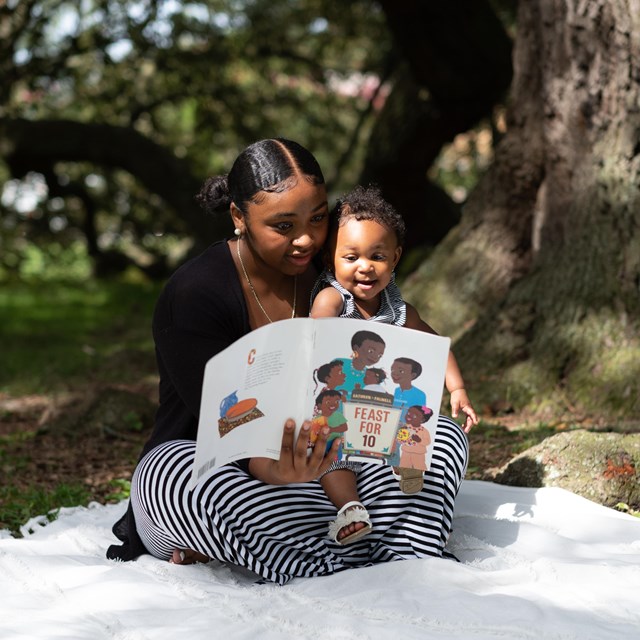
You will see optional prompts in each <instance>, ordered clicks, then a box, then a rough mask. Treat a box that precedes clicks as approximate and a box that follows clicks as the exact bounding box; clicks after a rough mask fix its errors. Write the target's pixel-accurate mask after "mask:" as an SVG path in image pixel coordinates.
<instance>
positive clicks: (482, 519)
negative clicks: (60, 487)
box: [0, 481, 640, 640]
mask: <svg viewBox="0 0 640 640" xmlns="http://www.w3.org/2000/svg"><path fill="white" fill-rule="evenodd" d="M125 507H126V503H121V504H119V505H110V506H100V505H92V506H91V507H90V508H80V507H77V508H73V509H63V510H62V512H61V514H60V517H59V519H58V520H57V521H56V522H54V523H52V524H48V525H47V526H41V525H40V524H39V521H38V519H34V520H33V521H30V522H29V523H28V524H27V525H25V527H24V531H25V533H26V534H27V535H26V537H25V538H24V539H20V540H18V539H13V538H10V537H8V534H7V533H6V532H4V535H2V534H1V533H0V537H1V538H2V539H0V602H1V603H2V605H1V611H2V615H0V638H2V639H3V640H26V639H29V640H33V639H34V638H46V639H49V638H64V639H65V640H74V639H77V640H80V639H82V640H84V639H87V640H89V639H93V640H99V639H103V638H105V639H106V638H113V639H117V640H156V639H158V640H167V639H169V638H189V639H190V640H211V638H228V639H230V640H236V639H241V640H242V639H247V640H253V639H254V638H260V639H261V640H276V639H278V640H279V639H285V638H287V639H290V638H297V639H298V638H300V639H307V638H309V639H312V638H318V639H319V638H334V639H358V640H363V639H369V638H370V639H374V640H376V639H380V638H390V639H391V638H393V639H395V638H403V639H407V638H415V639H421V640H422V639H424V638H435V639H444V638H456V639H461V640H462V639H464V640H468V639H470V640H484V639H487V640H489V639H497V638H500V639H505V638H508V639H509V640H514V639H515V640H518V639H538V638H544V639H547V638H549V639H558V640H560V639H562V640H568V639H576V640H578V639H579V640H587V639H593V640H596V639H597V640H600V639H605V638H617V639H620V638H625V639H626V638H629V639H631V638H634V639H635V638H639V637H640V595H639V594H640V520H639V519H638V518H634V517H632V516H628V515H625V514H621V513H618V512H616V511H614V510H612V509H607V508H605V507H602V506H600V505H596V504H594V503H592V502H589V501H588V500H584V499H582V498H580V497H577V496H575V495H573V494H571V493H569V492H567V491H563V490H561V489H549V488H547V489H537V490H536V489H522V488H514V487H504V486H500V485H494V484H490V483H484V482H478V481H465V482H463V484H462V488H461V490H460V493H459V495H458V499H457V502H456V512H455V519H454V526H453V534H452V537H451V543H450V545H449V547H450V549H451V551H453V552H454V553H455V554H456V555H457V557H458V558H459V559H460V561H461V562H460V563H456V562H454V561H452V560H447V559H440V558H426V559H420V560H406V561H399V562H389V563H385V564H380V565H376V566H372V567H364V568H359V569H352V570H348V571H344V572H342V573H338V574H335V575H330V576H325V577H317V578H296V579H294V580H293V581H291V582H290V583H289V584H287V585H285V586H282V587H278V586H275V585H256V584H253V582H252V581H250V580H249V579H248V578H247V577H245V576H242V575H239V574H237V573H235V572H233V571H231V570H230V569H228V568H227V567H224V566H222V565H220V564H217V563H211V564H209V565H192V566H176V565H172V564H169V563H168V562H164V561H161V560H157V559H155V558H153V557H151V556H143V557H142V558H141V559H140V560H138V561H137V562H129V563H121V562H115V561H111V560H107V559H106V558H105V555H104V554H105V549H106V548H107V546H108V545H109V544H112V543H113V542H114V541H115V540H114V538H113V535H112V534H111V530H110V527H111V525H112V523H113V522H114V521H115V520H116V519H117V517H118V516H119V515H120V514H121V513H123V512H124V509H125ZM29 528H32V529H33V533H28V531H27V530H28V529H29Z"/></svg>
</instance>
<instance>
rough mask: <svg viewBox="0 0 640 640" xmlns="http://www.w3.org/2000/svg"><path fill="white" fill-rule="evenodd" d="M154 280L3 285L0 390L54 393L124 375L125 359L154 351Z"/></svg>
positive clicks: (156, 288) (15, 393) (124, 377)
mask: <svg viewBox="0 0 640 640" xmlns="http://www.w3.org/2000/svg"><path fill="white" fill-rule="evenodd" d="M158 291H159V285H157V284H128V283H122V282H115V281H111V282H96V281H90V282H88V283H86V284H80V283H62V282H53V283H51V282H48V283H38V284H25V283H11V284H7V283H4V284H2V286H1V287H0V352H1V353H2V367H0V392H5V393H8V394H10V395H12V396H19V395H26V394H37V393H55V392H58V391H62V390H65V389H68V388H72V387H73V386H74V385H76V384H78V383H86V382H87V381H91V380H94V379H96V378H100V380H102V381H105V382H109V381H120V380H123V381H127V380H129V379H130V378H131V376H130V375H128V371H127V369H128V367H127V366H126V360H127V358H123V359H122V360H123V361H122V362H121V363H119V362H118V355H119V354H122V353H124V352H126V353H127V354H128V356H127V357H131V355H132V354H134V355H135V353H138V354H142V355H152V354H153V342H152V337H151V314H152V310H153V305H154V302H155V300H156V298H157V295H158Z"/></svg>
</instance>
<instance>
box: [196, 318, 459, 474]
mask: <svg viewBox="0 0 640 640" xmlns="http://www.w3.org/2000/svg"><path fill="white" fill-rule="evenodd" d="M448 352H449V339H448V338H442V337H439V336H433V335H430V334H426V333H423V332H419V331H414V330H411V329H405V328H401V327H395V326H392V325H383V324H374V323H371V322H367V321H365V320H350V319H341V318H322V319H315V320H314V319H311V318H297V319H294V320H286V321H281V322H275V323H273V324H270V325H267V326H264V327H261V328H260V329H257V330H256V331H252V332H251V333H249V334H247V335H245V336H243V337H242V338H240V339H239V340H238V341H236V342H235V343H233V344H232V345H230V346H229V347H228V348H227V349H225V350H224V351H222V352H220V353H219V354H217V355H216V356H214V357H213V358H211V360H210V361H209V362H208V363H207V366H206V368H205V376H204V383H203V390H202V401H201V407H200V420H199V425H198V439H197V446H196V458H195V462H194V471H193V475H192V486H194V485H195V484H196V483H197V482H198V480H200V479H201V478H203V477H205V476H206V475H207V474H208V473H209V472H210V470H212V469H214V468H215V467H218V466H221V465H223V464H227V463H229V462H232V461H234V460H238V459H242V458H250V457H270V458H273V459H277V458H278V457H279V455H280V446H281V441H282V427H283V425H284V422H285V420H286V419H288V418H294V419H295V421H296V425H297V427H298V429H299V428H300V426H301V425H302V422H303V421H304V420H311V435H310V440H309V443H308V444H309V447H313V446H314V444H315V440H316V439H317V434H318V433H319V431H320V429H322V428H323V427H324V426H328V427H329V429H330V440H333V439H335V438H337V437H342V438H343V446H342V448H341V456H342V457H344V458H345V459H362V458H366V459H375V460H377V461H379V462H387V463H389V464H393V465H395V466H408V467H414V468H421V469H422V468H425V469H426V468H428V465H429V463H430V454H431V449H430V444H431V443H432V442H433V436H434V435H435V427H436V423H437V414H438V412H439V407H440V402H441V398H442V388H443V384H444V372H445V367H446V362H447V357H448Z"/></svg>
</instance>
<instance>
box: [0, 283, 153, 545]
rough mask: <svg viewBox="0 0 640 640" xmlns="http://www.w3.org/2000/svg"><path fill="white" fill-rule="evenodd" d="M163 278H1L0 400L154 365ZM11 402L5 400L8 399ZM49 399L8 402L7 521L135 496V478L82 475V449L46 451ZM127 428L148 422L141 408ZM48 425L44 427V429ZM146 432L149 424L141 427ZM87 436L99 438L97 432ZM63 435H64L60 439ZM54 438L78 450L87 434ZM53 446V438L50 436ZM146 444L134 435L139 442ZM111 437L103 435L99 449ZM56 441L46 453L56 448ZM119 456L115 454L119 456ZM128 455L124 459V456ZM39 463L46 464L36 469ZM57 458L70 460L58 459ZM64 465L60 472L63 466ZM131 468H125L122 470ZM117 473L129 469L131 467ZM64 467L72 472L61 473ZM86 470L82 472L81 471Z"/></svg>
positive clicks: (129, 376) (2, 490)
mask: <svg viewBox="0 0 640 640" xmlns="http://www.w3.org/2000/svg"><path fill="white" fill-rule="evenodd" d="M160 287H161V285H160V284H156V283H146V282H142V283H136V284H132V283H128V282H121V281H96V280H91V281H89V282H86V283H83V282H78V281H74V282H60V281H58V282H51V281H49V282H33V283H26V282H3V283H2V284H1V285H0V354H1V356H0V359H1V363H2V366H1V367H0V400H3V399H4V400H5V401H7V400H19V401H20V400H22V399H24V398H28V397H29V396H31V397H38V398H43V399H44V400H46V399H52V398H53V399H55V398H58V397H61V396H63V395H64V394H65V392H69V391H74V392H78V391H79V392H81V393H82V392H84V390H88V389H89V388H90V387H92V386H97V387H100V386H101V385H105V384H106V385H108V384H110V383H118V384H128V383H131V384H136V383H140V382H141V378H143V377H144V376H152V375H153V374H154V371H155V363H154V354H153V340H152V336H151V316H152V313H153V307H154V304H155V301H156V299H157V296H158V293H159V290H160ZM6 406H9V405H8V404H5V407H6ZM42 407H43V405H39V406H38V407H37V408H36V409H34V410H29V409H26V410H23V411H17V410H16V411H14V410H10V409H7V408H3V409H0V459H1V463H0V472H1V473H2V475H3V477H4V478H7V479H9V478H11V481H10V482H7V481H5V482H3V483H2V484H1V485H0V528H8V529H9V530H10V531H12V532H13V533H14V535H16V534H17V535H19V529H20V526H21V525H22V524H24V522H26V521H27V520H28V519H29V518H30V517H33V516H37V515H42V514H47V518H48V519H50V520H53V519H55V517H56V516H57V513H58V511H59V508H60V507H65V506H77V505H86V504H88V503H89V502H91V501H92V500H96V499H98V500H101V501H117V500H121V499H124V498H126V497H128V491H129V486H128V481H127V480H125V479H123V478H120V479H117V478H116V479H112V480H110V481H108V482H107V481H102V485H103V486H104V488H101V491H102V493H101V494H100V495H99V496H98V495H96V486H97V485H95V486H94V485H93V484H92V482H91V479H89V480H88V479H87V478H86V477H85V478H84V481H81V478H82V477H83V475H86V473H84V474H83V472H81V471H80V469H79V468H78V466H77V465H78V462H77V456H76V457H75V458H74V457H73V456H71V455H68V456H67V457H66V458H65V456H64V454H63V453H62V454H61V455H58V456H55V460H54V459H52V456H50V455H45V454H43V451H42V446H43V444H42V443H43V442H44V441H46V442H47V443H49V442H51V440H50V438H51V436H52V435H53V434H51V433H48V432H47V433H45V432H43V430H42V428H41V427H40V426H39V418H40V416H41V415H42V410H43V409H42ZM123 428H124V429H125V430H127V431H131V432H132V433H139V432H141V429H142V425H141V424H140V423H139V419H138V417H137V416H136V415H133V414H132V415H130V416H125V424H124V425H123ZM43 434H44V435H43ZM141 435H143V434H141ZM80 437H84V438H95V437H96V436H95V434H93V435H92V434H90V433H87V434H84V435H82V436H80ZM60 442H62V443H63V444H62V445H60ZM65 442H66V441H64V440H63V439H62V438H59V439H58V440H55V443H56V444H55V446H56V447H59V446H62V447H63V448H64V446H70V447H73V448H74V449H77V450H80V449H79V445H80V444H81V442H79V441H77V442H76V446H74V443H73V441H71V442H69V444H65ZM49 446H51V445H49ZM139 446H140V445H136V444H132V445H131V447H132V448H137V449H138V450H139ZM100 447H104V448H105V449H106V451H105V452H104V454H101V455H102V457H104V458H105V459H106V458H107V457H108V456H109V455H114V453H113V452H111V454H110V453H109V448H110V444H109V443H108V442H99V441H97V440H96V442H95V447H94V449H99V448H100ZM49 451H51V449H50V448H49V449H48V450H47V451H46V452H45V453H49ZM114 462H116V461H114ZM118 462H121V461H118ZM34 465H36V466H39V467H42V469H38V470H39V472H40V473H39V475H38V477H35V475H34V473H33V472H34ZM56 465H62V466H60V467H57V466H56ZM64 466H66V467H67V468H66V469H64V474H62V473H60V474H58V468H59V469H60V470H62V469H63V467H64ZM124 472H126V471H124ZM114 473H120V474H123V470H122V469H120V470H115V465H114ZM56 475H64V478H60V479H56V477H55V476H56ZM75 477H77V478H78V481H77V482H76V480H75V479H74V478H75Z"/></svg>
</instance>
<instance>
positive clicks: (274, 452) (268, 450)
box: [191, 318, 313, 487]
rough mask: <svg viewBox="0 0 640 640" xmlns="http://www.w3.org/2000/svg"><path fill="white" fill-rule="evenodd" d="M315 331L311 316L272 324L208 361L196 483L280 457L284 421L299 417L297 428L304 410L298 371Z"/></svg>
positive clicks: (193, 480)
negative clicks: (231, 466)
mask: <svg viewBox="0 0 640 640" xmlns="http://www.w3.org/2000/svg"><path fill="white" fill-rule="evenodd" d="M312 329H313V320H311V319H310V318H296V319H292V320H284V321H281V322H274V323H273V324H269V325H266V326H264V327H260V328H259V329H257V330H255V331H252V332H251V333H249V334H247V335H245V336H243V337H242V338H240V339H239V340H238V341H236V342H234V343H233V344H232V345H231V346H229V347H227V349H225V350H224V351H222V352H220V353H219V354H217V355H216V356H214V357H213V358H211V360H210V361H209V362H208V363H207V365H206V367H205V374H204V383H203V389H202V402H201V406H200V420H199V423H198V440H197V446H196V458H195V463H194V470H193V475H192V479H191V486H192V487H193V486H195V484H196V483H197V481H198V480H200V479H201V478H203V477H205V476H206V475H207V474H208V472H209V471H210V470H211V469H214V468H216V467H219V466H222V465H224V464H227V463H229V462H233V461H234V460H239V459H242V458H252V457H267V458H273V459H276V460H277V459H278V457H279V455H280V446H281V442H282V431H283V427H284V423H285V420H286V419H287V418H294V419H296V420H297V423H296V426H297V428H298V429H299V428H300V425H301V420H299V417H300V416H302V415H303V414H304V410H305V409H304V406H305V399H306V394H305V389H304V383H303V381H302V379H301V375H300V372H301V371H304V370H306V369H308V362H309V359H310V350H311V345H312V336H311V333H312ZM305 363H307V365H306V366H305ZM309 384H310V378H309Z"/></svg>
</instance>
